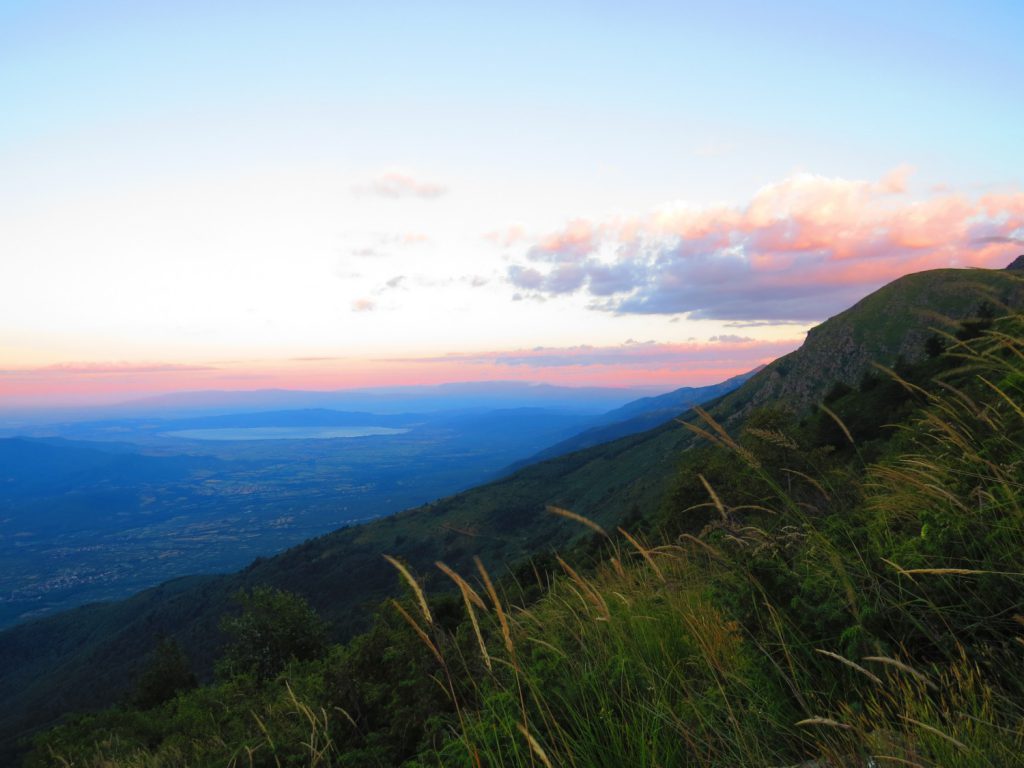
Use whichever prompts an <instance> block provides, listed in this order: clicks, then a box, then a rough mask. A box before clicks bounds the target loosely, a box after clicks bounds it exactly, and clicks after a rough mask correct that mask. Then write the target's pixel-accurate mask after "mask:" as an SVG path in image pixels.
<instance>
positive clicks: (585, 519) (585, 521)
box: [546, 504, 610, 538]
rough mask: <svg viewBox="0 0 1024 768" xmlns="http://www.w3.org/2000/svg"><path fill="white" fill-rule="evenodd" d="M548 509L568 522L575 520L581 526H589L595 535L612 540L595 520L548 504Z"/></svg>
mask: <svg viewBox="0 0 1024 768" xmlns="http://www.w3.org/2000/svg"><path fill="white" fill-rule="evenodd" d="M546 509H547V511H548V512H550V513H551V514H552V515H558V516H559V517H564V518H565V519H567V520H573V521H575V522H577V523H579V524H580V525H585V526H587V528H589V529H590V530H592V531H594V532H595V533H599V534H601V535H602V536H604V537H605V538H610V537H609V536H608V532H607V531H606V530H605V529H604V528H602V527H601V526H600V525H598V524H597V523H595V522H594V521H593V520H591V519H590V518H589V517H584V516H583V515H578V514H576V513H575V512H572V511H570V510H568V509H563V508H562V507H556V506H554V505H553V504H548V506H547V507H546Z"/></svg>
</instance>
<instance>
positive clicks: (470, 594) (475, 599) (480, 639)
mask: <svg viewBox="0 0 1024 768" xmlns="http://www.w3.org/2000/svg"><path fill="white" fill-rule="evenodd" d="M434 565H436V566H437V567H438V568H440V569H441V571H442V572H444V574H445V575H447V576H448V577H449V578H450V579H451V580H452V581H454V582H455V584H456V586H458V588H459V592H461V593H462V600H463V601H464V602H465V603H466V613H467V614H469V623H470V624H471V625H472V627H473V634H475V635H476V641H477V644H478V645H479V646H480V656H481V657H482V658H483V660H484V666H486V667H487V670H488V671H490V670H491V655H490V654H489V653H488V652H487V643H485V642H484V636H483V633H482V632H481V631H480V622H479V621H477V618H476V611H475V610H474V609H473V604H474V603H476V604H477V605H479V606H480V608H482V609H484V610H486V608H484V601H483V600H482V599H481V598H480V596H479V595H478V594H477V593H476V592H474V591H473V588H472V587H471V586H469V584H468V583H466V580H465V579H463V578H462V577H461V576H459V574H457V573H456V572H455V571H453V570H452V569H451V568H449V567H448V566H447V565H445V564H444V563H442V562H441V561H440V560H438V561H437V562H436V563H434Z"/></svg>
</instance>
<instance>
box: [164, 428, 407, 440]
mask: <svg viewBox="0 0 1024 768" xmlns="http://www.w3.org/2000/svg"><path fill="white" fill-rule="evenodd" d="M408 431H409V430H408V429H394V428H392V427H223V428H217V429H179V430H176V431H174V432H164V433H162V434H163V435H164V436H165V437H180V438H182V439H185V440H332V439H334V438H339V437H374V436H377V435H401V434H404V433H405V432H408Z"/></svg>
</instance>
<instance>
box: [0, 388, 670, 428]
mask: <svg viewBox="0 0 1024 768" xmlns="http://www.w3.org/2000/svg"><path fill="white" fill-rule="evenodd" d="M658 391H659V390H657V389H653V388H643V387H637V388H622V387H561V386H555V385H552V384H532V383H529V382H520V381H477V382H454V383H449V384H437V385H416V386H402V387H374V388H368V389H344V390H336V391H327V392H318V391H302V390H292V389H260V390H252V391H240V390H230V391H228V390H223V391H222V390H210V391H197V392H176V393H172V394H166V395H156V396H153V397H146V398H140V399H137V400H131V401H128V402H123V403H116V404H111V405H102V406H89V407H86V406H82V407H61V408H36V409H26V408H19V409H15V410H5V409H3V407H2V405H0V429H4V428H8V429H9V428H12V427H22V426H26V425H31V424H43V423H55V422H73V421H86V420H89V421H96V420H100V419H127V418H186V417H197V416H213V415H223V414H231V413H252V412H255V411H286V410H287V411H294V410H308V409H330V410H335V411H359V412H369V413H379V414H400V413H428V412H434V411H451V410H476V411H484V410H497V409H501V408H523V407H528V408H549V409H553V410H561V411H571V412H573V413H589V414H600V413H604V412H606V411H608V410H609V409H612V408H617V407H619V406H621V405H623V404H624V403H627V402H630V401H631V400H634V399H636V398H637V397H642V396H645V395H652V394H657V393H658Z"/></svg>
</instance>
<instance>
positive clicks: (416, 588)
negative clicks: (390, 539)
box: [384, 555, 434, 624]
mask: <svg viewBox="0 0 1024 768" xmlns="http://www.w3.org/2000/svg"><path fill="white" fill-rule="evenodd" d="M384 559H385V560H387V561H388V562H389V563H391V565H393V566H394V567H395V569H396V570H397V571H398V572H399V573H400V574H402V578H403V579H405V581H406V583H407V584H408V585H409V586H410V587H412V591H413V594H414V595H416V600H417V601H419V604H420V613H422V614H423V619H424V620H425V621H426V622H427V624H433V623H434V617H433V616H432V615H431V614H430V608H429V607H428V606H427V598H426V596H425V595H424V594H423V590H422V589H420V585H419V584H418V583H416V579H414V578H413V577H412V574H411V573H409V569H408V568H406V567H405V566H404V565H403V564H402V563H401V562H400V561H398V560H396V559H395V558H393V557H392V556H391V555H384Z"/></svg>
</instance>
